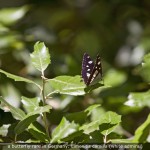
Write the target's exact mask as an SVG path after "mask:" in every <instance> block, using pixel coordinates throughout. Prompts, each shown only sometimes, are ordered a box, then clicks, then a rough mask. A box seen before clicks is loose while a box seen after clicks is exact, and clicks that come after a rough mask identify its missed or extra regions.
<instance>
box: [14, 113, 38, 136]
mask: <svg viewBox="0 0 150 150" xmlns="http://www.w3.org/2000/svg"><path fill="white" fill-rule="evenodd" d="M38 116H39V114H35V115H30V116H27V117H25V118H24V119H23V120H22V121H20V122H19V123H18V124H17V126H16V127H15V130H14V131H15V133H16V134H20V133H22V132H23V131H24V130H25V129H26V128H27V127H28V126H29V125H30V124H31V123H32V122H34V121H35V120H36V118H37V117H38Z"/></svg>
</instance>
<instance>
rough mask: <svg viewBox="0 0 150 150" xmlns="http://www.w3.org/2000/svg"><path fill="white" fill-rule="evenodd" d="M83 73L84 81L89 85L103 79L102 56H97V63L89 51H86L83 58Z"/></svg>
mask: <svg viewBox="0 0 150 150" xmlns="http://www.w3.org/2000/svg"><path fill="white" fill-rule="evenodd" d="M81 75H82V78H83V81H84V83H85V84H86V85H87V86H90V85H94V84H96V83H98V81H99V80H101V79H102V65H101V58H100V55H99V54H98V55H97V57H96V61H95V64H94V62H93V60H92V59H91V58H90V56H89V55H88V54H87V53H84V55H83V60H82V71H81Z"/></svg>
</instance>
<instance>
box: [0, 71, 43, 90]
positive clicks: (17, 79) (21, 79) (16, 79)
mask: <svg viewBox="0 0 150 150" xmlns="http://www.w3.org/2000/svg"><path fill="white" fill-rule="evenodd" d="M0 72H1V73H3V74H5V75H6V76H7V77H8V78H11V79H13V80H15V81H22V82H27V83H32V84H34V85H36V86H38V87H39V88H40V85H38V84H37V83H35V82H33V81H32V80H29V79H26V78H23V77H20V76H16V75H13V74H11V73H8V72H6V71H3V70H1V69H0Z"/></svg>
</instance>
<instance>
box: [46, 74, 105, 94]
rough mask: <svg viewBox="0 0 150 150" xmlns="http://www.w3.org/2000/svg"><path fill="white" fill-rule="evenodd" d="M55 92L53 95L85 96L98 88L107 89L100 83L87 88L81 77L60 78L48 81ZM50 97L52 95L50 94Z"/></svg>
mask: <svg viewBox="0 0 150 150" xmlns="http://www.w3.org/2000/svg"><path fill="white" fill-rule="evenodd" d="M46 84H49V86H51V87H52V88H53V90H54V92H52V93H60V94H68V95H75V96H77V95H84V94H86V93H89V92H91V91H92V90H94V89H96V88H106V87H105V86H103V85H102V84H100V83H97V84H95V85H92V86H88V87H87V86H86V85H85V84H84V82H83V81H81V76H79V75H76V76H58V77H56V78H53V79H49V80H47V83H46ZM48 95H51V93H49V94H48Z"/></svg>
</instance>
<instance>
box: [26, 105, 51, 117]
mask: <svg viewBox="0 0 150 150" xmlns="http://www.w3.org/2000/svg"><path fill="white" fill-rule="evenodd" d="M50 109H52V107H51V106H50V105H45V106H42V107H37V108H36V109H35V110H34V111H33V112H30V113H28V114H27V116H26V117H28V116H31V115H35V114H42V113H43V112H49V111H50Z"/></svg>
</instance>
